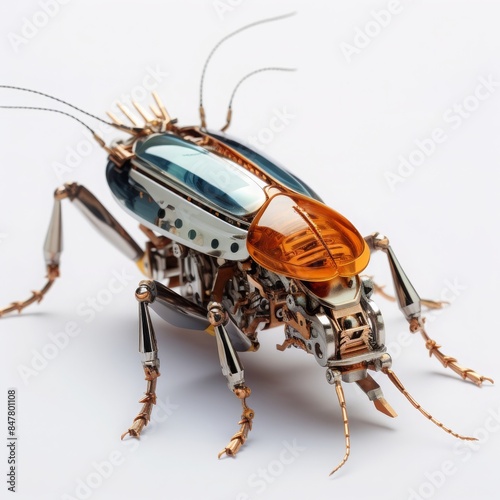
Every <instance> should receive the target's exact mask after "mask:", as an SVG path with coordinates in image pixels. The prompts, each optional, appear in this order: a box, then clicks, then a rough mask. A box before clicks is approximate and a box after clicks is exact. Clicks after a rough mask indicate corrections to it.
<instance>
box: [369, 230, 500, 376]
mask: <svg viewBox="0 0 500 500" xmlns="http://www.w3.org/2000/svg"><path fill="white" fill-rule="evenodd" d="M365 240H366V242H367V243H368V245H369V247H370V249H371V250H372V251H376V250H382V251H384V252H385V254H386V255H387V258H388V259H389V266H390V268H391V274H392V279H393V281H394V287H395V290H396V298H397V301H398V305H399V309H400V310H401V312H402V313H403V314H404V316H405V318H406V320H407V321H408V323H409V324H410V332H411V333H416V332H420V333H421V335H422V337H423V338H424V340H425V347H426V348H427V349H428V350H429V356H433V355H434V356H435V357H436V358H437V359H438V360H439V361H440V362H441V364H442V365H443V366H444V367H445V368H451V369H452V370H453V371H454V372H455V373H457V374H458V375H460V376H461V377H462V378H463V379H464V380H470V381H471V382H474V383H475V384H476V385H478V386H480V385H481V384H482V383H483V382H484V381H485V380H487V381H489V382H491V383H493V380H492V379H491V378H489V377H484V376H483V375H480V374H478V373H477V372H475V371H474V370H472V369H470V368H465V367H463V366H461V365H459V364H458V363H457V360H456V359H455V358H453V357H451V356H446V355H445V354H443V353H442V352H441V351H440V350H439V349H440V347H441V346H439V345H437V343H436V341H434V340H433V339H431V338H430V337H429V335H428V334H427V332H426V330H425V326H424V324H425V318H423V317H422V312H421V309H422V307H421V306H422V300H421V299H420V297H419V295H418V293H417V291H416V290H415V288H414V287H413V285H412V284H411V282H410V280H409V279H408V277H407V276H406V274H405V272H404V271H403V268H402V267H401V264H400V263H399V261H398V260H397V258H396V255H395V254H394V251H393V250H392V248H391V246H390V245H389V240H388V238H387V237H386V236H382V235H381V234H380V233H373V234H371V235H370V236H367V237H366V238H365Z"/></svg>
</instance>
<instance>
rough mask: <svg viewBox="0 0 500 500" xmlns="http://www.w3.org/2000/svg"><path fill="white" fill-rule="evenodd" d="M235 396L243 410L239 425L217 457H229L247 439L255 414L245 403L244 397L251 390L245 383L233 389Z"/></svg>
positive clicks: (232, 455)
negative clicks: (238, 428)
mask: <svg viewBox="0 0 500 500" xmlns="http://www.w3.org/2000/svg"><path fill="white" fill-rule="evenodd" d="M233 392H234V394H235V396H236V397H237V398H238V399H240V400H241V406H242V407H243V412H242V414H241V420H240V421H239V422H238V425H240V426H241V427H240V430H239V431H238V432H236V433H235V434H233V436H232V437H231V439H230V440H229V444H228V445H227V446H226V447H225V448H224V449H223V450H222V451H221V452H220V453H219V455H218V457H219V458H220V457H222V456H223V455H224V454H226V455H227V456H229V457H234V456H235V455H236V453H238V451H239V450H240V448H241V447H242V446H243V445H244V444H245V441H246V440H247V437H248V433H249V432H250V431H251V430H252V420H253V417H254V416H255V414H254V411H253V410H252V408H249V407H248V406H247V404H246V398H247V397H248V396H250V394H251V392H252V391H251V390H250V388H248V387H247V386H246V385H242V386H240V387H237V388H235V389H234V390H233Z"/></svg>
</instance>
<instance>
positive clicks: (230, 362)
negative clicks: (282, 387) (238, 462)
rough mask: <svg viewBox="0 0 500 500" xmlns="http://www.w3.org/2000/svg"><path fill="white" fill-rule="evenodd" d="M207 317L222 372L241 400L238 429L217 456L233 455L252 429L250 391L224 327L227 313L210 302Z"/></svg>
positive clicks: (241, 366)
mask: <svg viewBox="0 0 500 500" xmlns="http://www.w3.org/2000/svg"><path fill="white" fill-rule="evenodd" d="M208 319H209V321H210V324H211V325H212V326H213V327H214V331H215V338H216V340H217V349H218V351H219V359H220V364H221V368H222V374H223V375H224V376H225V377H226V378H227V385H228V387H229V389H230V390H231V391H233V392H234V394H235V396H236V397H237V398H238V399H240V400H241V405H242V408H243V412H242V415H241V420H240V421H239V422H238V424H239V425H240V426H241V427H240V430H239V431H238V432H236V433H235V434H234V435H233V436H232V437H231V439H230V441H229V443H228V445H227V446H226V447H225V448H224V449H223V450H222V451H221V452H220V453H219V458H220V457H221V456H223V455H224V454H226V455H228V456H232V457H234V456H235V455H236V453H238V451H239V449H240V448H241V447H242V446H243V444H244V443H245V441H246V439H247V436H248V433H249V432H250V431H251V430H252V420H253V418H254V415H255V414H254V411H253V410H252V409H251V408H249V407H248V406H247V404H246V398H247V397H248V396H250V393H251V391H250V388H248V387H247V386H246V385H245V377H244V370H243V365H242V364H241V362H240V360H239V358H238V354H237V352H236V350H235V349H234V347H233V345H232V343H231V339H230V338H229V335H228V333H227V331H226V329H225V328H224V325H225V324H226V323H227V314H226V312H225V311H224V308H223V307H222V305H221V304H220V303H218V302H210V303H209V304H208Z"/></svg>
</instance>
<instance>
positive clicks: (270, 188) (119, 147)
mask: <svg viewBox="0 0 500 500" xmlns="http://www.w3.org/2000/svg"><path fill="white" fill-rule="evenodd" d="M254 24H255V23H254ZM250 26H252V25H249V26H247V27H250ZM247 27H245V28H243V29H246V28H247ZM239 31H241V30H238V32H239ZM235 33H236V32H235ZM235 33H233V34H235ZM233 34H231V35H230V36H232V35H233ZM227 38H228V37H226V38H225V39H224V40H226V39H227ZM224 40H223V41H224ZM219 45H220V44H219ZM216 48H217V46H216ZM214 50H215V49H214ZM212 54H213V51H212V53H211V54H210V56H211V55H212ZM210 56H209V59H210ZM207 62H208V60H207ZM3 88H8V87H6V86H3ZM10 88H12V87H10ZM18 90H19V89H18ZM21 90H25V89H21ZM39 94H40V93H39ZM42 95H44V96H45V97H50V96H47V95H45V94H42ZM153 96H154V99H155V101H156V104H155V105H153V106H152V107H151V110H152V113H153V116H150V113H149V112H148V111H146V110H144V109H143V108H142V107H141V106H140V105H138V104H134V106H135V107H136V109H137V111H138V112H139V114H140V115H141V117H142V119H143V121H144V123H143V124H142V125H141V124H140V119H138V118H136V117H135V116H134V115H132V114H131V113H130V112H129V111H128V110H127V109H126V108H125V107H124V106H120V108H121V110H122V112H123V113H124V114H125V116H126V117H127V118H128V119H129V120H130V121H131V123H132V125H131V126H128V125H125V124H124V123H122V122H121V121H120V120H119V119H118V118H117V117H115V116H114V115H110V116H111V119H112V120H113V123H112V125H113V126H114V127H116V128H117V129H119V130H121V131H124V132H127V133H129V134H130V138H129V139H127V140H125V141H121V142H116V143H115V144H113V145H111V146H109V147H108V146H106V144H105V143H104V142H103V141H102V139H100V138H99V137H98V136H97V135H96V134H95V133H94V132H93V131H92V130H91V131H92V132H93V133H94V137H95V138H96V140H97V141H98V142H99V144H100V145H101V146H102V147H103V148H105V149H106V151H107V152H108V154H109V161H108V164H107V167H106V176H107V181H108V184H109V186H110V189H111V191H112V193H113V195H114V197H115V198H116V200H117V202H118V203H119V205H120V206H121V207H122V208H123V209H124V210H125V211H126V212H127V213H128V214H129V215H131V216H132V217H133V218H134V219H136V220H138V221H139V223H140V227H141V229H142V230H143V232H144V233H145V235H146V236H147V237H148V242H147V244H146V248H145V250H143V249H142V248H141V247H140V246H139V245H138V244H137V243H136V242H135V241H134V240H133V239H132V237H131V236H130V235H129V234H128V233H127V232H126V230H125V229H124V228H123V227H122V226H121V225H120V224H119V223H118V222H117V221H116V220H115V219H114V218H113V217H112V216H111V214H110V213H109V212H108V211H107V210H106V209H105V208H104V206H103V205H102V204H101V203H100V202H99V201H98V200H97V199H96V198H95V197H94V196H93V195H92V194H91V193H90V192H89V191H88V190H87V189H86V188H85V187H84V186H81V185H78V184H75V183H70V184H65V185H64V186H62V187H61V188H59V189H57V190H56V192H55V205H54V210H53V213H52V218H51V222H50V225H49V229H48V234H47V238H46V241H45V245H44V254H45V260H46V264H47V283H46V285H45V286H44V287H43V288H42V289H41V290H40V291H38V292H34V293H33V294H32V296H31V297H30V298H28V299H27V300H25V301H22V302H15V303H13V304H11V305H10V306H8V307H6V308H4V309H0V316H1V315H3V314H7V313H10V312H13V311H19V312H21V311H22V310H23V309H24V308H25V307H27V306H28V305H30V304H32V303H34V302H39V301H40V300H41V299H42V298H43V296H44V295H45V294H46V293H47V292H48V290H49V289H50V287H51V286H52V284H53V282H54V281H55V280H56V279H57V277H58V276H59V262H60V255H61V249H62V244H61V239H62V238H61V202H62V201H63V200H65V199H69V200H70V201H72V202H73V203H74V204H75V205H76V206H77V207H78V208H79V209H80V210H81V211H82V212H83V214H84V215H85V216H87V218H88V219H89V220H90V221H91V222H92V223H93V224H94V225H95V226H96V227H97V229H98V230H99V231H100V232H101V233H102V234H103V235H104V236H105V237H106V238H107V239H108V240H109V241H110V242H111V243H113V244H114V245H115V246H116V247H117V248H118V249H119V250H120V251H122V252H123V253H124V254H125V255H126V256H127V257H129V258H131V259H133V260H134V261H136V263H137V265H138V266H139V268H140V270H141V271H142V272H143V273H144V274H145V275H146V277H147V278H148V279H147V280H145V281H141V282H140V284H139V287H138V289H137V291H136V298H137V300H138V302H139V338H140V352H141V353H142V355H143V359H142V363H143V367H144V373H145V378H146V381H147V387H146V392H145V396H144V397H143V398H142V399H141V401H140V402H141V403H142V404H143V406H142V408H141V410H140V412H139V414H138V415H137V416H136V417H135V419H134V421H133V423H132V425H131V426H130V428H129V429H127V430H126V432H125V433H124V434H123V436H122V437H124V436H126V435H130V436H135V437H138V436H139V435H140V434H141V432H142V430H143V428H144V427H145V426H146V425H147V423H148V421H149V419H150V415H151V412H152V409H153V405H154V404H155V399H156V383H157V378H158V377H159V375H160V373H159V364H160V363H159V358H158V350H157V344H156V337H155V332H154V328H153V324H152V321H151V318H150V309H153V310H154V311H155V312H157V313H158V314H159V315H160V316H162V317H163V318H164V319H165V320H166V321H168V322H169V323H170V324H173V325H176V326H181V327H184V328H191V329H202V330H206V331H207V332H208V333H210V334H212V335H213V336H214V337H215V341H216V342H217V346H218V352H219V357H220V363H221V367H222V372H223V374H224V376H225V377H226V378H227V382H228V386H229V388H230V390H231V391H232V392H233V393H234V394H235V395H236V397H237V398H238V399H240V400H241V404H242V408H243V412H242V416H241V420H240V422H239V425H240V429H239V431H238V432H236V433H235V434H234V435H233V436H232V437H231V439H230V441H229V443H228V444H227V446H225V447H224V449H223V450H222V451H221V452H220V454H219V457H220V456H222V455H224V454H227V455H230V456H234V455H235V454H236V453H237V452H238V451H239V449H240V448H241V446H242V445H243V444H244V443H245V441H246V439H247V436H248V432H249V431H250V430H251V427H252V422H253V418H254V412H253V411H252V409H251V408H249V407H248V406H247V403H246V400H247V398H248V396H249V395H250V389H249V387H248V386H247V385H246V383H245V377H244V370H243V366H242V364H241V362H240V360H239V358H238V354H237V353H238V352H242V351H256V350H257V349H258V347H259V343H258V334H259V332H260V331H262V330H266V329H269V328H272V327H275V326H283V327H284V331H285V339H284V342H283V343H282V345H280V346H278V349H280V350H284V349H286V348H288V347H292V346H293V347H296V348H300V349H303V350H304V351H306V352H307V353H309V354H311V355H312V356H313V357H314V358H315V359H316V361H317V362H318V363H319V365H320V366H322V367H324V368H325V369H326V377H327V380H328V382H329V383H331V384H332V385H334V387H335V391H336V394H337V398H338V401H339V404H340V408H341V412H342V417H343V422H344V436H345V454H344V457H343V459H342V460H341V461H340V463H339V464H338V465H337V467H335V469H334V470H333V471H332V473H333V472H335V471H336V470H338V469H339V468H340V467H341V466H342V465H344V463H345V462H346V461H347V459H348V456H349V454H350V440H349V420H348V416H347V409H346V403H345V398H344V393H343V388H342V382H346V383H347V382H355V383H356V384H357V385H358V386H359V387H360V388H361V390H362V391H363V392H365V394H366V395H367V396H368V398H369V399H370V400H371V401H373V403H374V405H375V407H376V408H377V409H378V410H379V411H381V412H383V413H384V414H386V415H388V416H390V417H395V416H396V413H395V412H394V410H393V409H392V408H391V406H390V405H389V404H388V403H387V402H386V400H385V399H384V397H383V394H382V391H381V388H380V386H379V385H378V384H377V383H376V382H375V380H374V379H373V378H372V377H371V375H370V374H369V370H373V371H381V372H383V373H384V374H386V375H387V376H388V378H389V379H390V380H391V382H392V383H394V385H395V386H396V387H397V388H398V390H399V391H400V392H401V393H402V394H403V395H404V396H405V397H406V398H407V399H408V400H409V401H410V403H411V404H412V405H413V406H414V407H415V408H417V409H418V410H419V411H420V412H421V413H422V414H423V415H424V416H426V417H427V418H428V419H430V420H431V421H432V422H434V423H435V424H436V425H438V426H439V427H441V428H442V429H444V430H445V431H446V432H447V433H449V434H451V435H453V436H455V437H457V438H460V439H466V440H468V439H472V438H469V437H466V436H461V435H459V434H457V433H455V432H454V431H452V430H451V429H449V428H447V427H445V426H444V425H443V424H442V423H441V422H439V421H438V420H436V419H435V418H434V417H432V416H431V415H430V414H429V413H428V412H427V411H425V410H424V409H423V408H422V407H421V406H420V405H419V404H418V403H417V402H416V401H415V400H414V399H413V398H412V396H410V394H409V393H408V392H407V391H406V389H405V387H404V386H403V384H402V383H401V382H400V381H399V379H398V378H397V377H396V375H395V374H394V372H393V371H392V369H391V357H390V355H389V354H388V353H387V352H386V347H385V345H384V343H385V333H384V321H383V319H382V315H381V313H380V310H379V308H378V307H377V305H376V304H375V303H374V302H373V300H372V295H373V292H374V291H375V285H374V284H373V282H372V281H371V280H370V279H368V278H363V277H361V273H362V272H363V271H364V270H365V268H366V267H367V265H368V262H369V258H370V255H371V253H372V252H376V251H379V250H381V251H383V252H384V253H385V254H386V255H387V257H388V260H389V265H390V268H391V272H392V276H393V280H394V286H395V289H396V298H397V301H398V304H399V308H400V309H401V311H402V313H403V314H404V316H405V318H406V319H407V320H408V322H409V325H410V331H411V332H413V333H416V332H420V333H421V335H422V336H423V338H424V340H425V345H426V347H427V349H428V350H429V353H430V354H431V355H434V356H435V357H437V359H438V360H439V361H440V362H441V363H442V364H443V365H444V366H445V367H448V368H451V369H452V370H453V371H455V372H456V373H457V374H459V375H460V376H461V377H462V378H464V379H467V380H470V381H472V382H474V383H476V384H477V385H481V384H482V382H483V381H485V380H489V381H491V382H493V381H492V380H491V379H489V378H487V377H483V376H481V375H479V374H478V373H476V372H475V371H473V370H471V369H468V368H464V367H462V366H460V365H459V364H458V363H457V361H456V360H455V359H454V358H452V357H449V356H446V355H445V354H443V353H442V352H441V350H440V347H439V346H438V345H437V344H436V342H435V341H433V340H432V339H430V338H429V336H428V334H427V332H426V330H425V326H424V319H423V317H422V313H421V306H422V303H424V305H425V301H422V300H421V299H420V298H419V295H418V294H417V292H416V291H415V289H414V288H413V286H412V285H411V283H410V281H409V280H408V278H407V277H406V275H405V273H404V271H403V269H402V267H401V265H400V264H399V262H398V260H397V259H396V256H395V254H394V252H393V250H392V248H391V246H390V245H389V241H388V239H387V238H386V237H384V236H382V235H381V234H379V233H374V234H372V235H370V236H367V237H365V238H363V237H362V236H361V235H360V234H359V232H358V231H357V230H356V228H355V227H354V226H353V225H352V224H351V223H350V222H349V221H348V220H347V219H346V218H344V217H343V216H342V215H340V214H339V213H337V212H335V211H334V210H332V209H330V208H328V207H327V206H326V205H324V204H323V203H322V202H321V199H320V198H319V197H318V195H317V194H316V193H315V192H314V191H313V190H311V189H310V188H309V187H308V186H307V185H306V184H305V183H304V182H302V181H301V180H300V179H298V178H297V177H295V176H294V175H293V174H291V173H289V172H288V171H286V170H285V169H284V168H282V167H280V166H279V165H277V164H276V163H275V162H273V161H270V160H269V159H267V158H266V157H265V156H263V155H262V154H261V153H259V152H258V151H255V150H254V149H251V148H249V147H248V146H246V145H244V144H242V143H241V142H239V141H238V140H236V139H234V138H232V137H230V136H229V135H227V134H226V133H225V132H213V131H210V130H208V129H207V127H206V122H205V113H204V108H203V105H202V103H201V105H200V115H201V121H202V123H201V126H199V127H195V126H189V127H179V126H178V125H177V122H176V120H173V119H171V117H170V116H169V114H168V112H167V111H166V109H165V107H164V105H163V104H162V102H161V101H160V99H159V97H158V96H157V95H156V94H153ZM64 104H67V103H64ZM38 109H41V108H38ZM230 109H231V108H230ZM52 111H56V110H52ZM78 111H80V110H78ZM57 112H59V113H63V114H67V113H65V112H62V111H58V110H57ZM70 116H72V117H73V118H75V117H74V116H73V115H70ZM229 122H230V114H229V116H228V123H227V124H226V127H224V130H225V129H226V128H227V126H228V125H229ZM84 125H85V124H84ZM85 126H87V125H85ZM427 305H430V306H438V305H439V304H437V303H432V302H427Z"/></svg>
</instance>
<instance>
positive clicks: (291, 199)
mask: <svg viewBox="0 0 500 500" xmlns="http://www.w3.org/2000/svg"><path fill="white" fill-rule="evenodd" d="M247 248H248V252H249V253H250V255H251V257H252V258H253V259H254V260H255V261H256V262H257V263H258V264H260V265H261V266H263V267H265V268H266V269H269V270H270V271H273V272H275V273H277V274H282V275H285V276H288V277H290V278H296V279H300V280H306V281H328V280H331V279H333V278H336V277H337V276H342V277H350V276H355V275H357V274H359V273H361V272H362V271H363V269H365V267H366V266H367V265H368V261H369V260H370V250H369V248H368V245H367V244H366V242H365V240H364V239H363V237H362V236H361V235H360V234H359V232H358V231H357V230H356V228H355V227H354V226H353V225H352V224H351V223H350V222H349V221H348V220H347V219H346V218H345V217H343V216H342V215H340V214H339V213H338V212H335V210H332V209H331V208H329V207H327V206H326V205H323V204H322V203H320V202H318V201H316V200H313V199H311V198H308V197H306V196H302V195H299V194H292V193H287V194H284V193H279V194H276V195H274V196H273V197H272V198H270V199H269V200H267V201H266V203H265V204H264V205H263V206H262V208H261V209H260V210H259V212H258V213H257V215H256V216H255V218H254V220H253V222H252V224H251V226H250V228H249V230H248V237H247Z"/></svg>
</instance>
